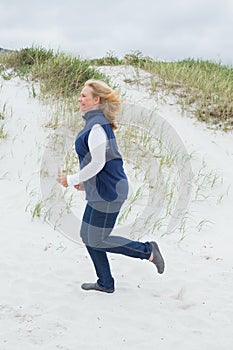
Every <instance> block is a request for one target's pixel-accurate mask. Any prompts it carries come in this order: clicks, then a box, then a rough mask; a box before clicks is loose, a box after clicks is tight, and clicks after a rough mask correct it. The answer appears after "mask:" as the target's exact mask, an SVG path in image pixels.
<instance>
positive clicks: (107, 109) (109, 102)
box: [84, 79, 121, 130]
mask: <svg viewBox="0 0 233 350" xmlns="http://www.w3.org/2000/svg"><path fill="white" fill-rule="evenodd" d="M84 86H90V87H91V88H92V95H93V97H97V96H99V97H100V107H99V108H100V109H101V110H102V111H103V113H104V115H105V117H106V118H107V119H108V121H109V124H110V125H111V128H112V129H113V130H116V129H117V125H116V117H117V113H118V112H119V110H120V104H121V100H120V97H119V95H118V93H117V92H116V91H114V90H113V89H112V88H110V86H108V85H107V84H106V83H104V82H103V81H101V80H94V79H89V80H87V81H86V83H85V84H84Z"/></svg>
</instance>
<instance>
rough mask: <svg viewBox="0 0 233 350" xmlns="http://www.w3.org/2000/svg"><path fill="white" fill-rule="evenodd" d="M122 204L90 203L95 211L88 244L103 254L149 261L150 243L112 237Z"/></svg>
mask: <svg viewBox="0 0 233 350" xmlns="http://www.w3.org/2000/svg"><path fill="white" fill-rule="evenodd" d="M122 204H123V203H111V202H101V203H98V202H95V203H89V206H91V207H92V209H93V210H92V215H91V219H90V220H89V223H88V228H87V229H86V231H87V232H88V240H87V244H88V245H89V246H90V247H92V248H94V249H97V250H99V251H103V252H110V253H116V254H122V255H126V256H130V257H133V258H140V259H149V257H150V255H151V244H150V243H149V242H145V243H143V242H139V241H132V240H130V239H127V238H124V237H120V236H114V235H110V234H111V232H112V230H113V227H114V225H115V222H116V220H117V216H118V214H119V211H120V208H121V206H122Z"/></svg>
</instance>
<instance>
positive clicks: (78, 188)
mask: <svg viewBox="0 0 233 350" xmlns="http://www.w3.org/2000/svg"><path fill="white" fill-rule="evenodd" d="M74 188H76V190H78V191H84V184H83V182H80V184H78V185H75V186H74Z"/></svg>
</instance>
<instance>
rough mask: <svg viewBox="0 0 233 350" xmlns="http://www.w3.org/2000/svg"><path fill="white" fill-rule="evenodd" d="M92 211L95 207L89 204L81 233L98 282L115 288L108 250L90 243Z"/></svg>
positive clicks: (109, 287) (106, 286) (103, 285)
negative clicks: (99, 248)
mask: <svg viewBox="0 0 233 350" xmlns="http://www.w3.org/2000/svg"><path fill="white" fill-rule="evenodd" d="M92 212H93V208H92V207H91V206H90V205H88V204H87V205H86V208H85V211H84V215H83V221H82V226H81V231H80V235H81V238H82V240H83V242H84V244H85V245H86V248H87V251H88V253H89V255H90V257H91V260H92V262H93V264H94V267H95V271H96V275H97V277H98V280H97V283H98V284H99V285H100V286H102V287H105V288H108V289H112V288H114V279H113V277H112V274H111V270H110V265H109V261H108V258H107V254H106V252H105V251H100V250H96V249H95V248H93V247H91V246H90V245H89V243H88V229H89V228H90V224H89V222H91V218H92Z"/></svg>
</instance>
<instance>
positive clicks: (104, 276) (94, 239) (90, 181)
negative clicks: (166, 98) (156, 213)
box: [57, 80, 164, 293]
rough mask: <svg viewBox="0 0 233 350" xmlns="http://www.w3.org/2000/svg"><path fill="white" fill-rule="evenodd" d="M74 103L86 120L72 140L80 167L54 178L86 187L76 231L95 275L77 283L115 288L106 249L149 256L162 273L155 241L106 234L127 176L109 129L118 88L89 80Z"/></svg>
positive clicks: (113, 124)
mask: <svg viewBox="0 0 233 350" xmlns="http://www.w3.org/2000/svg"><path fill="white" fill-rule="evenodd" d="M78 103H79V106H80V111H81V112H83V113H84V115H83V118H84V120H85V126H84V128H83V130H82V131H81V132H80V133H79V134H78V135H77V138H76V141H75V149H76V152H77V154H78V157H79V162H80V172H79V173H77V174H73V175H66V174H59V175H58V179H57V181H58V182H59V183H61V184H62V185H63V186H64V187H67V186H74V187H75V188H76V189H77V190H83V189H84V190H85V192H86V200H87V205H86V209H85V212H84V215H83V220H82V225H81V232H80V235H81V238H82V241H83V242H84V244H85V245H86V248H87V251H88V253H89V254H90V257H91V259H92V261H93V264H94V267H95V270H96V275H97V277H98V279H97V282H95V283H83V284H82V286H81V287H82V289H84V290H97V291H101V292H106V293H113V292H114V290H115V289H114V279H113V277H112V274H111V270H110V266H109V262H108V258H107V254H106V253H107V252H110V253H118V254H123V255H127V256H130V257H134V258H140V259H147V260H149V261H151V262H152V263H154V264H155V266H156V267H157V270H158V273H163V272H164V260H163V257H162V255H161V253H160V250H159V248H158V245H157V243H156V242H145V243H142V242H137V241H131V240H129V239H126V238H123V237H119V236H111V235H110V234H111V232H112V230H113V227H114V225H115V222H116V219H117V216H118V214H119V211H120V208H121V206H122V204H123V203H124V201H125V200H126V198H127V194H128V181H127V177H126V174H125V172H124V168H123V160H122V157H121V154H120V153H119V150H118V147H117V142H116V138H115V135H114V131H113V130H115V129H116V128H117V127H116V114H117V112H118V111H119V109H120V99H119V97H118V95H117V93H116V92H115V91H114V90H112V89H111V88H110V87H109V86H108V85H107V84H105V83H104V82H102V81H98V80H88V81H87V82H86V83H85V85H84V87H83V89H82V91H81V94H80V97H79V99H78Z"/></svg>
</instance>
